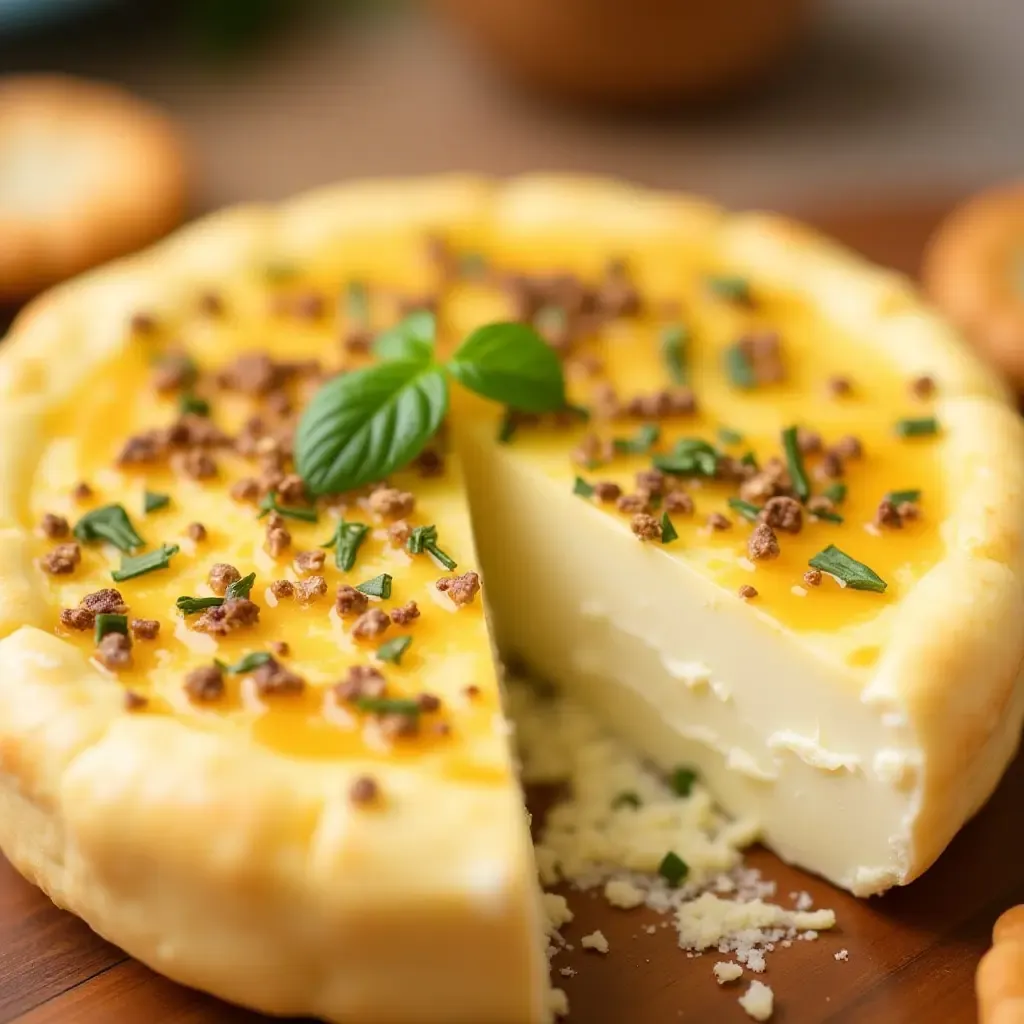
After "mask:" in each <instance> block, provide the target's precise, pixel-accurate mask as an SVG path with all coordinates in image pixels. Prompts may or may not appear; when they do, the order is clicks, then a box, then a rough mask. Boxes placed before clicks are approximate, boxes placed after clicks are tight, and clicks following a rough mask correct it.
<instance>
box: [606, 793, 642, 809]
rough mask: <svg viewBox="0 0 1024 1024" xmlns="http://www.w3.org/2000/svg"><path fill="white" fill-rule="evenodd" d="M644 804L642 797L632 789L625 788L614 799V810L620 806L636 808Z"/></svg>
mask: <svg viewBox="0 0 1024 1024" xmlns="http://www.w3.org/2000/svg"><path fill="white" fill-rule="evenodd" d="M640 806H642V801H641V800H640V797H639V796H638V795H637V794H636V793H634V792H633V791H632V790H631V789H627V790H624V791H623V792H621V793H619V794H618V795H617V796H616V797H615V799H614V800H612V810H613V811H617V810H619V808H620V807H632V808H633V809H634V810H635V809H636V808H637V807H640Z"/></svg>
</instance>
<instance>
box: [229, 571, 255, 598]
mask: <svg viewBox="0 0 1024 1024" xmlns="http://www.w3.org/2000/svg"><path fill="white" fill-rule="evenodd" d="M255 582H256V573H254V572H251V573H249V575H248V576H243V577H242V578H241V579H240V580H235V582H234V583H229V584H228V588H227V590H225V591H224V598H225V599H226V600H228V601H231V600H235V599H237V598H240V597H248V596H249V594H250V593H251V592H252V585H253V584H254V583H255Z"/></svg>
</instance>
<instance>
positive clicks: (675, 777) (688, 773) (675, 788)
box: [669, 765, 697, 796]
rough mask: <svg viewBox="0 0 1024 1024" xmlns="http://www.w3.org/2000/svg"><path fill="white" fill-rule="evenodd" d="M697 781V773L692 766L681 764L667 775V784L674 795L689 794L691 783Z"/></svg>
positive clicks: (691, 787)
mask: <svg viewBox="0 0 1024 1024" xmlns="http://www.w3.org/2000/svg"><path fill="white" fill-rule="evenodd" d="M696 781H697V773H696V771H694V769H692V768H687V767H686V766H685V765H681V766H680V767H678V768H676V770H675V771H674V772H673V773H672V775H671V776H670V777H669V785H670V786H671V787H672V792H673V793H675V794H676V796H689V795H690V791H691V790H692V789H693V784H694V783H695V782H696Z"/></svg>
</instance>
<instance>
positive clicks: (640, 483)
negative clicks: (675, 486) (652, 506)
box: [636, 469, 667, 496]
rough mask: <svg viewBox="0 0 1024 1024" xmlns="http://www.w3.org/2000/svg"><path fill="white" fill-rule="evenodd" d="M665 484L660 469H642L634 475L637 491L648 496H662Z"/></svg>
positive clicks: (663, 475)
mask: <svg viewBox="0 0 1024 1024" xmlns="http://www.w3.org/2000/svg"><path fill="white" fill-rule="evenodd" d="M666 482H667V481H666V479H665V474H664V473H662V472H661V470H660V469H642V470H640V472H639V473H637V475H636V487H637V490H638V491H642V492H645V493H647V494H650V495H659V496H660V495H662V494H664V493H665V485H666Z"/></svg>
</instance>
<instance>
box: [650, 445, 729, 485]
mask: <svg viewBox="0 0 1024 1024" xmlns="http://www.w3.org/2000/svg"><path fill="white" fill-rule="evenodd" d="M718 458H719V456H718V452H717V451H715V449H714V448H713V447H712V446H711V445H710V444H708V442H707V441H702V440H701V439H700V438H696V437H689V438H688V437H684V438H680V440H678V441H676V443H675V447H674V448H673V449H672V451H671V452H670V453H668V454H661V453H659V454H656V455H655V456H654V458H653V459H652V460H651V461H652V462H653V464H654V467H655V469H660V470H661V471H662V472H663V473H671V474H672V475H674V476H709V477H710V476H714V475H715V474H716V473H717V472H718Z"/></svg>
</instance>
